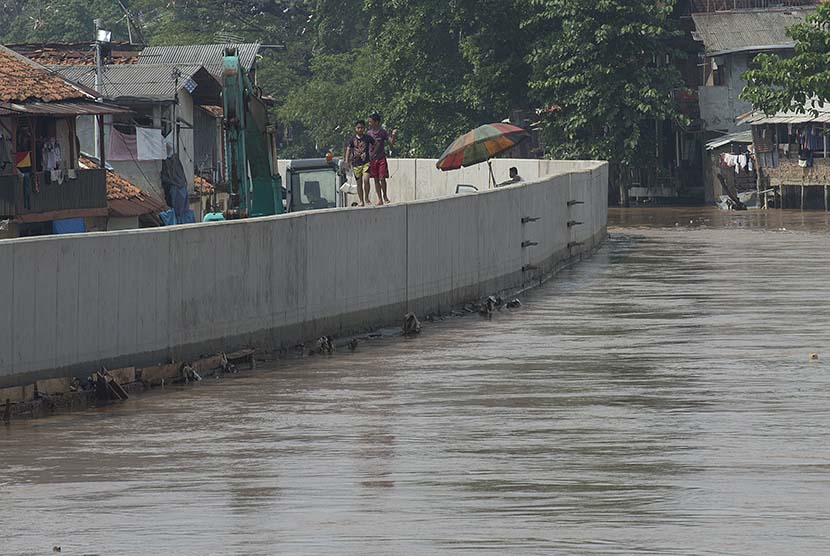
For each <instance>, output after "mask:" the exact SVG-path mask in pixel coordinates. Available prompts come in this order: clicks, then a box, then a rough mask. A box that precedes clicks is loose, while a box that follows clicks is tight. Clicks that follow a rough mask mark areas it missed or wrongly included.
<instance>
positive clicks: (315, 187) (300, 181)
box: [285, 158, 346, 212]
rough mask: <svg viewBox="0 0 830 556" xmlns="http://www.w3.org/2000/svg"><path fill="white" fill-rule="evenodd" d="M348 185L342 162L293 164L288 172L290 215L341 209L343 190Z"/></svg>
mask: <svg viewBox="0 0 830 556" xmlns="http://www.w3.org/2000/svg"><path fill="white" fill-rule="evenodd" d="M345 181H346V179H345V171H344V170H343V162H342V161H339V160H332V161H328V160H326V159H325V158H307V159H302V160H291V161H289V162H288V164H287V165H286V168H285V188H286V209H287V211H288V212H299V211H303V210H319V209H327V208H336V207H342V206H344V205H345V203H344V195H343V193H341V192H340V187H341V186H342V185H343V183H344V182H345Z"/></svg>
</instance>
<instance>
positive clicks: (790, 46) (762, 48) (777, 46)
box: [706, 43, 795, 58]
mask: <svg viewBox="0 0 830 556" xmlns="http://www.w3.org/2000/svg"><path fill="white" fill-rule="evenodd" d="M794 48H795V43H793V44H767V45H752V46H746V47H742V48H733V49H731V50H718V51H717V52H706V56H708V57H709V58H717V57H718V56H726V55H728V54H740V53H744V52H747V53H748V52H755V53H756V54H760V53H761V52H768V51H770V50H792V49H794Z"/></svg>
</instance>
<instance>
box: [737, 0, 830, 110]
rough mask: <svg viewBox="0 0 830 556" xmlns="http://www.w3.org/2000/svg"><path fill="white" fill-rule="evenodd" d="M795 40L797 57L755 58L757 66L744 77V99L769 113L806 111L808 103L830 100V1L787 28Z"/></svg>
mask: <svg viewBox="0 0 830 556" xmlns="http://www.w3.org/2000/svg"><path fill="white" fill-rule="evenodd" d="M787 34H788V35H789V36H790V37H792V39H793V40H794V41H795V56H793V57H790V58H781V57H780V56H778V55H777V54H759V55H758V56H756V57H755V64H756V65H757V66H758V67H757V69H752V70H749V71H748V72H746V73H745V74H744V76H743V78H744V79H746V81H747V86H746V88H745V89H744V90H743V92H742V93H741V95H740V96H741V98H742V99H743V100H745V101H747V102H751V103H752V104H753V105H754V106H756V107H757V108H758V109H760V110H763V111H764V112H765V113H767V114H774V113H775V112H778V111H785V110H793V111H795V112H799V113H803V112H804V111H805V104H806V105H808V106H807V108H809V104H808V103H810V102H812V101H815V102H816V104H817V105H819V106H820V105H822V104H823V103H824V102H827V101H830V4H819V5H818V7H817V9H816V12H815V13H814V14H812V15H809V16H807V19H806V21H805V22H804V23H803V24H799V25H795V26H794V27H792V28H791V29H788V30H787Z"/></svg>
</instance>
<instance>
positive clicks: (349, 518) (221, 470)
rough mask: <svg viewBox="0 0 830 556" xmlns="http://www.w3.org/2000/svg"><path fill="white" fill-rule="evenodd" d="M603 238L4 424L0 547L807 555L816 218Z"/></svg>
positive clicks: (812, 520)
mask: <svg viewBox="0 0 830 556" xmlns="http://www.w3.org/2000/svg"><path fill="white" fill-rule="evenodd" d="M609 231H610V233H611V238H610V240H609V241H608V244H607V245H606V246H605V247H604V248H603V249H602V251H601V252H599V253H598V254H597V255H596V256H595V257H594V258H592V259H591V260H589V261H586V262H584V263H582V264H580V265H577V266H575V267H573V268H571V269H569V270H566V271H564V272H563V273H561V274H560V275H559V276H558V277H557V278H556V279H555V280H553V281H551V282H549V283H548V284H547V285H545V286H544V287H542V288H539V289H537V290H535V291H534V292H532V293H531V294H529V295H527V296H525V297H524V298H523V302H524V305H523V307H522V308H520V309H518V310H514V311H509V312H507V311H505V312H501V313H497V314H496V315H495V316H494V317H493V319H492V320H489V321H488V320H485V319H483V318H481V317H479V316H478V315H475V316H470V317H465V318H456V319H451V320H448V321H445V322H440V323H437V324H433V325H429V326H427V327H426V328H425V330H424V332H423V333H422V334H421V335H420V336H419V337H417V338H414V339H411V340H401V339H394V340H391V339H390V340H379V341H376V342H373V343H372V344H364V345H361V346H360V347H359V348H358V350H357V351H356V352H355V353H349V352H348V351H346V350H341V351H339V352H338V353H336V354H335V355H334V356H333V357H326V358H323V357H314V358H308V359H304V360H302V361H293V362H282V363H279V364H277V365H276V366H275V367H274V368H273V369H268V370H261V371H257V372H256V373H253V374H250V373H249V374H245V373H243V374H240V375H238V376H237V377H234V378H223V379H219V380H214V379H210V380H205V381H203V382H202V383H199V384H197V385H195V386H192V387H182V388H174V389H172V390H173V391H170V390H171V389H169V388H168V391H166V392H163V393H150V394H147V395H144V396H142V397H141V398H139V399H133V400H130V401H129V402H127V403H125V404H123V405H120V406H115V407H109V408H104V409H99V410H92V411H87V412H81V413H75V414H70V415H64V416H60V417H54V418H50V419H43V420H38V421H30V422H17V423H14V424H13V425H12V426H8V427H0V554H4V555H5V554H14V555H21V554H51V553H52V547H53V546H56V545H57V546H61V547H62V554H71V555H82V554H97V555H102V556H103V555H163V554H175V555H194V556H195V555H198V556H204V555H214V554H215V555H224V554H233V555H263V556H264V555H273V554H286V555H320V556H323V555H326V556H330V555H414V554H417V555H431V554H442V555H443V554H452V555H506V554H517V555H518V554H540V555H541V554H567V555H631V554H655V555H716V554H717V555H747V556H749V555H752V556H758V555H779V554H793V555H807V554H816V555H819V554H827V553H828V551H830V548H829V547H830V217H829V216H827V215H826V214H824V213H804V214H802V213H800V212H781V211H770V212H769V213H720V212H716V211H714V210H708V209H706V210H703V209H700V210H698V209H662V210H653V209H636V210H626V211H618V210H613V211H612V213H611V227H610V230H609ZM811 352H816V353H818V354H819V359H818V360H817V361H811V360H810V359H809V354H810V353H811Z"/></svg>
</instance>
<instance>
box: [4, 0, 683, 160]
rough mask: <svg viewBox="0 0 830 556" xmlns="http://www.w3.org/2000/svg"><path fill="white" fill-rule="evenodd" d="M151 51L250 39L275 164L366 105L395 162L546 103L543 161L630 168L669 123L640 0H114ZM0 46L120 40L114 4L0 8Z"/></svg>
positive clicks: (656, 35)
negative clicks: (278, 142)
mask: <svg viewBox="0 0 830 556" xmlns="http://www.w3.org/2000/svg"><path fill="white" fill-rule="evenodd" d="M122 2H123V4H124V5H125V6H126V8H127V9H128V10H129V12H130V13H131V15H132V16H133V19H134V20H136V21H139V22H140V23H141V26H142V31H143V36H144V37H145V38H146V40H147V41H148V42H149V43H150V44H153V45H160V44H188V43H208V42H219V41H230V42H236V41H240V42H241V41H259V42H261V43H263V44H284V45H286V49H285V50H273V49H268V50H265V51H264V54H263V58H262V60H261V61H260V66H259V68H260V69H259V72H258V74H257V76H258V77H257V78H258V84H259V85H260V86H261V87H262V88H263V90H265V91H266V92H267V93H269V94H271V95H273V96H274V97H275V98H276V100H277V108H276V110H275V114H276V115H278V119H279V124H280V127H281V128H282V129H283V130H286V131H287V132H288V133H287V135H288V136H289V139H290V140H289V141H288V142H287V143H286V145H285V146H284V149H283V152H282V154H283V156H312V155H319V154H321V153H323V152H325V151H326V150H329V149H333V150H334V151H335V152H339V151H340V150H341V149H342V145H343V143H344V141H345V139H346V138H347V137H348V135H349V134H350V133H351V129H352V124H353V122H354V120H355V119H356V118H358V117H363V118H365V117H366V116H367V115H368V114H369V113H370V112H372V111H378V112H380V113H381V114H383V115H384V117H385V120H386V122H385V123H386V124H387V127H389V128H393V127H397V128H399V130H400V135H399V141H398V144H397V145H396V149H395V150H396V154H403V155H412V156H423V157H426V156H437V155H438V154H440V153H441V152H442V151H443V149H444V148H445V147H446V145H447V144H449V143H450V142H451V141H452V140H453V139H454V138H455V137H456V136H458V135H459V134H461V133H464V132H466V131H468V130H470V129H471V128H473V127H476V126H478V125H480V124H483V123H490V122H494V121H500V120H503V119H505V118H508V117H510V116H511V115H512V113H513V112H514V111H516V110H529V109H533V108H535V107H539V106H542V107H547V106H550V105H554V104H555V105H558V106H561V110H560V111H558V112H556V113H554V114H553V115H552V116H551V117H548V118H547V119H546V121H545V124H546V128H545V133H546V135H547V138H548V139H549V143H550V144H551V145H553V147H552V153H551V154H553V155H555V156H558V157H566V158H573V157H591V158H608V159H611V160H616V161H625V162H634V161H636V160H638V159H640V158H645V157H649V156H652V155H653V153H654V148H653V143H654V141H655V137H654V128H655V126H654V120H655V119H660V120H662V119H669V118H673V117H676V116H677V114H676V112H675V108H674V106H673V103H672V101H671V94H670V93H671V90H672V89H673V88H674V87H676V86H677V85H678V82H679V74H678V72H677V71H676V70H675V69H674V68H673V66H671V65H670V64H668V63H667V56H668V57H671V56H674V55H675V53H674V52H673V51H672V50H671V48H670V47H669V42H670V40H671V38H672V37H673V33H674V31H673V27H672V24H671V21H670V19H669V15H670V13H671V4H666V3H661V2H658V3H655V2H654V1H653V0H593V1H591V0H122ZM5 10H6V13H5V15H6V17H5V18H4V19H3V21H0V34H2V37H3V39H4V40H5V41H7V42H8V41H12V40H14V41H33V40H34V41H45V40H50V41H51V40H60V41H85V40H89V39H90V38H91V36H92V28H93V23H92V19H93V18H94V17H101V18H103V19H104V20H105V26H106V27H107V28H110V29H112V30H113V32H114V37H115V38H116V39H117V40H124V39H126V37H127V29H126V24H125V18H124V14H123V11H122V10H121V8H120V7H119V4H118V2H117V0H9V2H7V3H6V4H5Z"/></svg>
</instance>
